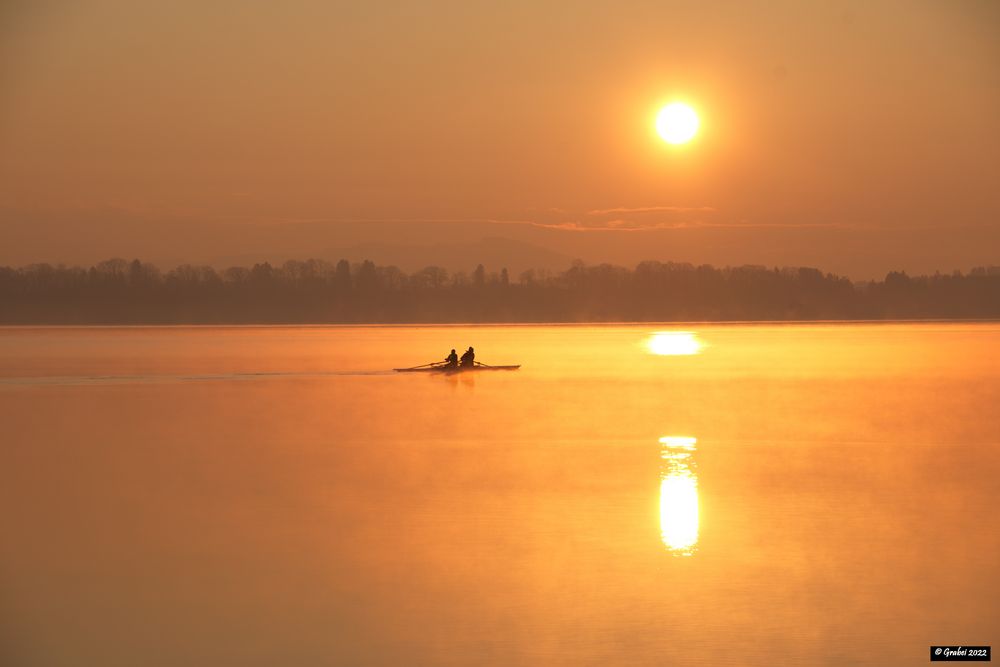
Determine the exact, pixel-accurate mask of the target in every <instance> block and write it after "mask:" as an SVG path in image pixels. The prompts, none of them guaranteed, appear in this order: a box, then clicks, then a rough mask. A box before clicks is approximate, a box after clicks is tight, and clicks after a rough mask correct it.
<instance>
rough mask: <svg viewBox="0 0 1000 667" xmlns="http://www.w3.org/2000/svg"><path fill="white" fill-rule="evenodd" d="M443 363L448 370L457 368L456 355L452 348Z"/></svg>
mask: <svg viewBox="0 0 1000 667" xmlns="http://www.w3.org/2000/svg"><path fill="white" fill-rule="evenodd" d="M444 362H445V364H447V366H448V367H449V368H455V367H456V366H458V355H457V354H455V349H454V348H452V350H451V354H449V355H448V356H447V357H445V358H444Z"/></svg>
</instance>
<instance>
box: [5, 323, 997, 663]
mask: <svg viewBox="0 0 1000 667" xmlns="http://www.w3.org/2000/svg"><path fill="white" fill-rule="evenodd" d="M469 345H474V346H475V347H476V350H477V354H478V358H479V359H480V360H482V361H485V362H487V363H492V364H511V363H513V364H517V363H520V364H523V367H522V369H521V370H519V371H516V372H493V373H488V372H487V373H475V374H471V373H470V374H463V375H458V376H441V375H431V374H406V375H402V374H394V373H392V372H391V370H390V369H391V368H392V367H393V366H413V365H416V364H420V363H423V362H427V361H432V360H436V359H441V358H443V357H444V356H445V355H446V354H447V353H448V351H449V350H450V348H452V347H456V348H458V351H459V353H461V352H462V350H463V349H464V348H465V347H467V346H469ZM998 406H1000V325H996V324H976V325H972V324H956V325H950V324H871V325H846V324H833V325H788V326H771V325H757V326H753V325H750V326H702V325H687V326H681V327H678V326H667V325H662V326H655V325H637V326H608V327H591V326H580V327H576V326H525V327H349V328H342V327H312V328H310V327H306V328H301V327H228V328H227V327H222V328H215V327H192V328H169V327H168V328H130V327H122V328H6V329H0V527H2V531H0V663H2V664H4V665H11V666H20V665H45V666H63V665H67V666H69V665H72V666H78V665H100V666H117V665H122V666H134V665H145V666H159V665H164V666H168V665H169V666H176V665H574V666H577V665H600V666H602V667H606V666H608V665H670V664H685V665H775V664H811V665H824V664H829V665H842V664H859V665H913V664H924V663H926V662H928V647H929V646H930V645H931V644H963V645H969V644H992V645H993V646H994V647H996V646H997V645H1000V634H998V633H1000V568H998V562H1000V519H998V508H1000V408H998Z"/></svg>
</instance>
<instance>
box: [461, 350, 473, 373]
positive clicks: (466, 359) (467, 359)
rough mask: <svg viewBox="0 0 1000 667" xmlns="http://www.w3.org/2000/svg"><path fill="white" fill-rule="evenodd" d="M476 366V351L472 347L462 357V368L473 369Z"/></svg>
mask: <svg viewBox="0 0 1000 667" xmlns="http://www.w3.org/2000/svg"><path fill="white" fill-rule="evenodd" d="M475 365H476V351H475V350H473V349H472V347H471V346H470V347H469V349H468V350H466V351H465V354H463V355H462V367H464V368H471V367H473V366H475Z"/></svg>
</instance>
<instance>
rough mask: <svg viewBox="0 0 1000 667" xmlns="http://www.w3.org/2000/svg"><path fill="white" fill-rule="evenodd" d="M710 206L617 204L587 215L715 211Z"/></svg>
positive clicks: (588, 212)
mask: <svg viewBox="0 0 1000 667" xmlns="http://www.w3.org/2000/svg"><path fill="white" fill-rule="evenodd" d="M715 212H716V210H715V208H713V207H711V206H638V207H627V206H619V207H616V208H598V209H594V210H592V211H587V215H592V216H603V215H620V214H622V213H715Z"/></svg>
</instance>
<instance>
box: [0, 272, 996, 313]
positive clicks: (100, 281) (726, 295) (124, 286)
mask: <svg viewBox="0 0 1000 667" xmlns="http://www.w3.org/2000/svg"><path fill="white" fill-rule="evenodd" d="M928 318H931V319H959V318H962V319H964V318H974V319H980V318H987V319H992V318H1000V267H980V268H975V269H972V270H971V271H969V272H968V273H961V272H958V271H956V272H954V273H951V274H935V275H932V276H915V277H911V276H908V275H907V274H906V273H903V272H895V271H894V272H891V273H889V274H888V275H886V277H885V278H884V279H883V280H881V281H867V282H858V283H854V282H852V281H850V280H848V279H847V278H844V277H841V276H837V275H833V274H830V273H823V272H821V271H819V270H817V269H813V268H799V267H796V268H788V267H786V268H766V267H763V266H738V267H725V268H715V267H712V266H710V265H701V266H694V265H692V264H686V263H675V262H655V261H647V262H642V263H640V264H639V265H638V266H636V267H635V268H634V269H627V268H623V267H620V266H613V265H610V264H599V265H586V264H584V263H582V262H574V263H573V265H572V266H570V267H569V268H568V269H567V270H565V271H562V272H549V271H540V270H536V271H525V272H523V273H521V274H520V275H518V276H516V277H512V276H510V275H509V273H508V271H507V269H501V270H500V271H498V272H488V271H487V270H486V269H485V267H483V265H482V264H480V265H478V266H477V267H476V268H475V269H474V270H472V271H471V272H468V273H467V272H461V271H459V272H449V271H446V270H445V269H443V268H441V267H438V266H428V267H426V268H423V269H420V270H419V271H415V272H413V273H409V274H408V273H405V272H403V271H401V270H400V269H399V268H397V267H395V266H376V265H375V264H374V263H373V262H371V261H364V262H361V263H355V264H351V263H349V262H347V261H346V260H341V261H339V262H337V263H335V264H334V263H330V262H326V261H323V260H317V259H310V260H307V261H294V260H292V261H287V262H285V263H284V264H282V265H280V266H272V265H271V264H269V263H267V262H264V263H259V264H254V265H253V266H252V267H250V268H246V267H232V268H228V269H225V270H224V271H221V272H220V271H216V270H215V269H214V268H212V267H210V266H194V265H190V264H184V265H181V266H178V267H176V268H174V269H172V270H170V271H167V272H161V271H160V270H159V269H158V268H157V267H156V266H154V265H152V264H149V263H146V262H141V261H139V260H138V259H136V260H133V261H131V262H129V261H126V260H123V259H109V260H106V261H103V262H100V263H98V264H96V265H94V266H91V267H89V268H81V267H75V266H74V267H67V266H62V265H60V266H52V265H49V264H32V265H28V266H23V267H19V268H12V267H0V323H2V324H223V323H431V322H612V321H619V322H624V321H739V320H839V319H848V320H860V319H863V320H879V319H928Z"/></svg>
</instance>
